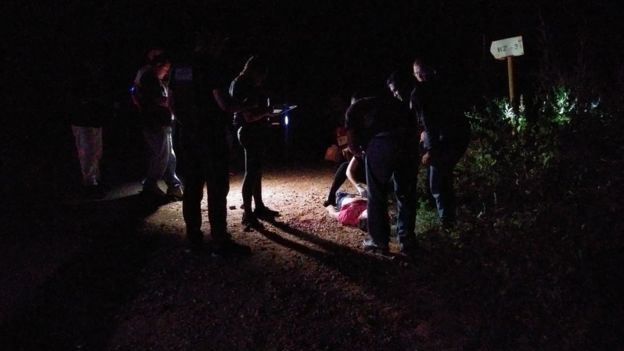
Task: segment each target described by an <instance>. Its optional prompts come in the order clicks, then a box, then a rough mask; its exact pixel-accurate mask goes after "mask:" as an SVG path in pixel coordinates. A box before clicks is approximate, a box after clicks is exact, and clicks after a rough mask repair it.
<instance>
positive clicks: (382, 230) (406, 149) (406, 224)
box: [366, 135, 418, 247]
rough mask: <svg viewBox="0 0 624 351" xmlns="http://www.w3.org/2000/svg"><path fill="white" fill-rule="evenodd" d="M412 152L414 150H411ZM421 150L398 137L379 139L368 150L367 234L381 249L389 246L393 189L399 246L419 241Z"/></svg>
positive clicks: (374, 139) (372, 141) (371, 143)
mask: <svg viewBox="0 0 624 351" xmlns="http://www.w3.org/2000/svg"><path fill="white" fill-rule="evenodd" d="M412 149H413V150H412ZM417 179H418V150H417V147H416V146H414V147H411V146H409V145H407V143H405V142H402V141H401V140H400V139H399V138H397V137H396V136H392V135H390V136H381V137H379V136H376V137H374V138H373V139H372V140H371V141H370V142H369V144H368V146H367V148H366V182H367V184H368V196H369V197H368V234H369V235H370V237H371V238H372V239H373V241H374V242H375V244H377V245H378V246H380V247H385V246H388V241H389V239H390V222H389V216H388V190H389V187H390V186H391V185H393V186H394V193H395V196H396V202H397V223H396V224H397V235H398V237H399V242H400V243H401V244H404V245H409V244H411V243H412V242H413V241H414V240H415V239H416V233H415V226H416V209H417Z"/></svg>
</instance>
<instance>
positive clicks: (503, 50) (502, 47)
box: [490, 36, 524, 60]
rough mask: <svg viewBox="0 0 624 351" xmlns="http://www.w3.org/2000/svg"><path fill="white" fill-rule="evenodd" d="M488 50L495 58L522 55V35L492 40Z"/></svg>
mask: <svg viewBox="0 0 624 351" xmlns="http://www.w3.org/2000/svg"><path fill="white" fill-rule="evenodd" d="M490 52H491V53H492V55H494V58H495V59H497V60H501V59H504V58H505V57H507V56H522V55H524V47H523V46H522V36H518V37H513V38H507V39H501V40H496V41H493V42H492V46H490Z"/></svg>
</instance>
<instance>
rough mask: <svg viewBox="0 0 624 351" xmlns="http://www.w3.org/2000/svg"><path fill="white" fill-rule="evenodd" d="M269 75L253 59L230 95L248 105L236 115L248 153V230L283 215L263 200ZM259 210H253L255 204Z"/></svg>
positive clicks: (245, 201) (259, 61) (245, 221)
mask: <svg viewBox="0 0 624 351" xmlns="http://www.w3.org/2000/svg"><path fill="white" fill-rule="evenodd" d="M266 76H267V66H266V64H265V63H264V61H263V60H262V59H260V58H259V57H258V56H251V57H250V58H249V59H248V60H247V62H246V63H245V66H244V67H243V70H242V71H241V72H240V74H239V75H238V76H237V77H236V78H234V80H233V81H232V83H231V84H230V95H231V96H232V97H233V98H234V99H236V100H238V101H242V102H244V103H245V104H246V105H247V106H248V108H247V109H246V110H244V111H240V112H237V113H235V114H234V124H235V125H236V126H237V127H238V141H239V142H240V144H241V146H242V147H243V149H244V150H245V176H244V179H243V187H242V193H243V194H242V195H243V210H244V213H243V219H242V224H243V225H245V226H246V227H247V228H261V227H262V224H261V223H260V222H259V221H258V218H260V219H265V220H273V219H274V218H275V217H276V216H279V212H277V211H274V210H272V209H270V208H268V207H267V206H266V205H265V204H264V201H263V199H262V166H263V159H264V154H265V152H266V145H267V142H268V138H269V127H270V125H269V121H268V119H267V116H269V110H268V106H267V96H266V95H265V94H264V93H263V91H262V83H263V82H264V80H265V78H266ZM252 199H253V201H254V203H255V209H254V210H253V211H252V210H251V201H252Z"/></svg>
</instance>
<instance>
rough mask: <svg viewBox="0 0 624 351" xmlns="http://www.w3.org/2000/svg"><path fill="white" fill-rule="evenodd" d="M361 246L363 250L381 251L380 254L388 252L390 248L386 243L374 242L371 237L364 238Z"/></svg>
mask: <svg viewBox="0 0 624 351" xmlns="http://www.w3.org/2000/svg"><path fill="white" fill-rule="evenodd" d="M362 248H363V249H364V251H369V252H375V253H381V254H382V255H388V254H390V249H389V248H388V245H379V244H376V243H375V242H374V241H373V239H371V238H367V239H364V241H363V242H362Z"/></svg>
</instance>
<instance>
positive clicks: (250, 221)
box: [241, 214, 264, 229]
mask: <svg viewBox="0 0 624 351" xmlns="http://www.w3.org/2000/svg"><path fill="white" fill-rule="evenodd" d="M241 224H242V225H244V226H245V227H246V228H254V229H264V226H263V225H262V223H260V222H259V221H258V218H256V216H255V215H253V214H251V215H250V214H243V220H242V221H241Z"/></svg>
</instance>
